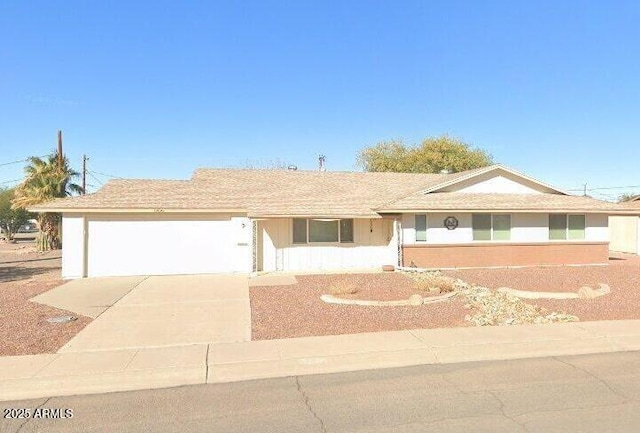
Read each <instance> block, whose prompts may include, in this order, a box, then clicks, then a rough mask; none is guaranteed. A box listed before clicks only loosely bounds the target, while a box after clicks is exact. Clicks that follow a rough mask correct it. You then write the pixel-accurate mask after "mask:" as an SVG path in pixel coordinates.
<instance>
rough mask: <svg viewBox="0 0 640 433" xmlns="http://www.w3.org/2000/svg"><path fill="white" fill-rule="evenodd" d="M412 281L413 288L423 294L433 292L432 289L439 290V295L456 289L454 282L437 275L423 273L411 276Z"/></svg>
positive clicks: (451, 279)
mask: <svg viewBox="0 0 640 433" xmlns="http://www.w3.org/2000/svg"><path fill="white" fill-rule="evenodd" d="M411 278H413V279H414V281H415V282H414V287H415V288H416V289H417V290H420V291H423V292H432V293H433V292H434V291H435V290H434V288H438V289H440V290H439V291H440V293H449V292H453V291H454V290H455V289H456V285H455V284H456V280H455V279H453V278H451V277H445V276H444V275H439V274H437V273H432V272H425V273H416V274H411Z"/></svg>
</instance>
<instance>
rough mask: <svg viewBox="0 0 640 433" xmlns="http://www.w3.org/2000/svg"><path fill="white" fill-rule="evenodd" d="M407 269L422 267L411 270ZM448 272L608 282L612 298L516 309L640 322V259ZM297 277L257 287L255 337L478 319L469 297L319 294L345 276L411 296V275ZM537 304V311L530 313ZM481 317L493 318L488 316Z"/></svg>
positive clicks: (558, 282)
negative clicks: (418, 300) (346, 299)
mask: <svg viewBox="0 0 640 433" xmlns="http://www.w3.org/2000/svg"><path fill="white" fill-rule="evenodd" d="M408 272H410V273H411V272H415V271H412V270H410V269H409V270H408ZM416 273H417V272H416ZM441 275H443V276H447V277H450V278H452V279H453V280H454V281H458V283H457V285H458V287H459V290H464V289H465V288H469V287H471V286H472V285H476V286H480V287H486V288H489V289H497V288H499V287H510V288H513V289H516V290H524V291H533V292H535V291H538V292H554V293H559V292H565V293H567V292H570V293H577V292H578V291H579V290H580V288H581V287H583V286H585V287H590V288H593V287H600V289H595V290H601V289H603V287H602V286H599V284H606V285H607V287H609V288H610V290H611V291H610V293H609V294H607V295H606V296H598V297H595V298H592V299H585V298H574V299H537V300H535V305H531V304H527V305H530V306H529V307H527V306H523V304H520V303H518V304H517V305H516V306H515V307H514V308H516V309H518V308H520V309H522V308H524V309H528V312H526V311H523V312H522V314H525V315H527V314H531V315H532V316H533V322H535V323H546V322H558V321H571V320H575V319H576V318H579V319H580V321H594V320H628V319H640V257H638V256H632V255H624V256H623V257H620V258H616V259H615V260H611V261H610V262H609V265H608V266H553V267H537V268H518V269H515V268H514V269H466V270H447V271H442V272H441ZM296 278H297V279H298V284H294V285H289V286H272V287H253V288H251V307H252V338H253V339H255V340H264V339H274V338H292V337H304V336H311V335H338V334H355V333H360V332H376V331H392V330H402V329H420V328H450V327H466V326H474V324H473V323H471V322H469V321H467V320H465V316H473V315H474V314H475V313H476V311H473V310H470V309H469V308H468V307H465V304H468V303H469V302H468V301H467V299H466V298H465V297H464V296H456V297H453V298H451V299H450V300H449V301H448V302H444V303H437V304H424V305H422V306H420V307H414V306H397V307H385V308H380V307H361V306H356V305H333V304H327V303H325V302H323V301H322V300H321V299H320V296H321V295H322V294H324V293H326V290H327V288H328V287H329V286H330V285H331V282H332V281H338V280H342V279H345V278H347V279H351V280H352V281H353V283H354V284H356V285H357V286H358V288H359V290H360V291H359V292H358V293H357V294H356V295H354V296H355V297H358V298H359V299H367V298H368V299H375V300H401V299H407V298H408V297H409V296H411V295H412V294H414V293H416V292H415V286H414V281H413V280H412V279H411V278H410V276H408V275H407V274H406V273H404V272H394V273H388V274H387V273H377V274H359V275H355V274H354V275H337V274H334V275H304V276H297V277H296ZM460 281H467V282H468V283H469V284H463V283H461V282H460ZM592 290H593V289H592ZM499 305H500V303H498V304H496V305H494V308H495V309H499ZM506 305H508V304H506ZM532 307H533V308H534V310H531V308H532ZM542 309H544V310H546V313H544V312H543V310H542ZM554 312H555V313H554ZM536 317H537V319H536ZM536 320H537V321H536ZM481 321H483V322H486V321H487V317H485V318H483V319H482V320H481ZM505 322H509V323H511V324H514V323H516V322H517V320H516V319H505ZM505 324H508V323H505Z"/></svg>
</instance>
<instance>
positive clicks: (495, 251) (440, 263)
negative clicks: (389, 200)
mask: <svg viewBox="0 0 640 433" xmlns="http://www.w3.org/2000/svg"><path fill="white" fill-rule="evenodd" d="M403 259H404V265H405V266H413V265H415V266H418V267H424V268H485V267H495V266H538V265H582V264H606V263H608V260H609V244H608V243H607V242H579V243H578V242H575V243H568V242H567V243H564V242H563V243H551V242H548V243H517V244H516V243H492V244H486V243H474V244H457V245H405V246H404V247H403Z"/></svg>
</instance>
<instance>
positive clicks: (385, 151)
mask: <svg viewBox="0 0 640 433" xmlns="http://www.w3.org/2000/svg"><path fill="white" fill-rule="evenodd" d="M357 163H358V165H359V166H360V167H361V168H363V169H364V170H365V171H395V172H403V173H440V172H441V171H443V170H447V171H449V172H452V173H455V172H459V171H465V170H470V169H473V168H479V167H486V166H487V165H491V164H493V158H492V157H491V155H490V154H489V153H488V152H486V151H484V150H482V149H477V148H473V147H471V145H469V144H467V143H465V142H463V141H462V140H459V139H457V138H453V137H449V136H448V135H441V136H439V137H429V138H426V139H424V140H423V141H422V143H420V144H419V145H417V146H407V145H405V144H404V143H403V142H402V141H398V140H395V141H383V142H381V143H378V144H376V145H375V146H371V147H367V148H364V149H362V150H360V152H359V153H358V159H357Z"/></svg>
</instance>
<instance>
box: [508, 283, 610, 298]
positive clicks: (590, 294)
mask: <svg viewBox="0 0 640 433" xmlns="http://www.w3.org/2000/svg"><path fill="white" fill-rule="evenodd" d="M497 290H498V292H502V293H508V294H510V295H513V296H516V297H518V298H521V299H594V298H597V297H599V296H604V295H606V294H608V293H611V288H610V287H609V286H608V285H607V284H600V288H599V289H592V288H591V287H588V286H582V287H580V289H579V290H578V292H577V293H571V292H535V291H530V290H517V289H512V288H511V287H498V289H497Z"/></svg>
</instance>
